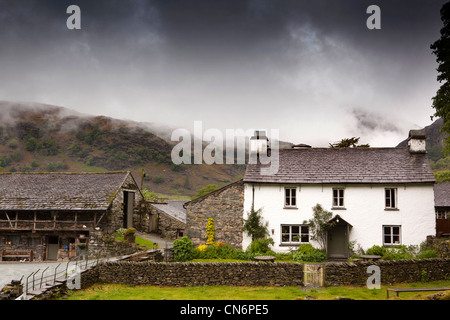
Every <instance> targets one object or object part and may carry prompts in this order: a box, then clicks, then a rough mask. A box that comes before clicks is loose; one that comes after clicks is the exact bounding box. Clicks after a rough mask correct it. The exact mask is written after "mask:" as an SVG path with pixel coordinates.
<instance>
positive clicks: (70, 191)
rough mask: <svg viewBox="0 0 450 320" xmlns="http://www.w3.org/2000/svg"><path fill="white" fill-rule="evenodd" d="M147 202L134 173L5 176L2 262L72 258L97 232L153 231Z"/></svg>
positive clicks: (0, 202)
mask: <svg viewBox="0 0 450 320" xmlns="http://www.w3.org/2000/svg"><path fill="white" fill-rule="evenodd" d="M143 202H144V201H143V197H142V194H141V192H140V190H139V187H138V185H137V184H136V181H135V179H134V178H133V176H132V175H131V173H130V172H107V173H3V174H0V254H1V257H0V258H1V259H2V260H10V259H25V260H36V261H42V260H65V259H68V258H70V257H73V256H75V255H76V254H77V250H78V251H79V250H80V248H85V247H86V246H87V245H88V244H89V240H90V236H91V234H92V233H94V232H95V233H97V234H98V233H99V232H108V233H111V232H114V231H115V230H117V229H119V228H129V227H134V228H136V229H137V230H142V228H141V226H143V225H147V226H148V220H147V214H146V212H145V209H143V206H142V205H141V203H143Z"/></svg>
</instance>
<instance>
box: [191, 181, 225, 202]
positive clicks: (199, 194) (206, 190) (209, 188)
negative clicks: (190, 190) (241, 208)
mask: <svg viewBox="0 0 450 320" xmlns="http://www.w3.org/2000/svg"><path fill="white" fill-rule="evenodd" d="M217 189H219V187H218V186H217V185H215V184H209V185H207V186H206V187H204V188H201V189H200V190H198V191H197V194H196V195H195V196H193V197H192V198H191V200H194V199H197V198H200V197H202V196H204V195H206V194H208V193H211V192H213V191H216V190H217Z"/></svg>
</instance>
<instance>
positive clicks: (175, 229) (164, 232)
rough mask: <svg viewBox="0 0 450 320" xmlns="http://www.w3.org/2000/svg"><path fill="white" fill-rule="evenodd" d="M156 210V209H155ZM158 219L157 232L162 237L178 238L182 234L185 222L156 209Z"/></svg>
mask: <svg viewBox="0 0 450 320" xmlns="http://www.w3.org/2000/svg"><path fill="white" fill-rule="evenodd" d="M155 210H157V209H155ZM157 211H158V215H159V219H158V233H159V234H160V235H161V236H162V237H163V238H168V239H178V238H179V236H180V233H181V234H184V232H185V228H186V224H185V223H183V222H181V221H179V220H176V219H174V218H172V217H171V216H169V215H168V214H166V213H164V212H162V211H161V210H157Z"/></svg>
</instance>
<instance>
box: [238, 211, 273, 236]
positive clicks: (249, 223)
mask: <svg viewBox="0 0 450 320" xmlns="http://www.w3.org/2000/svg"><path fill="white" fill-rule="evenodd" d="M261 211H262V209H258V210H255V209H254V208H253V207H252V208H251V210H250V212H248V218H247V219H244V225H243V229H244V231H246V232H247V233H248V235H249V236H251V237H252V241H254V240H256V239H264V238H265V237H266V236H268V235H269V230H268V229H267V226H268V223H264V222H263V219H262V216H261Z"/></svg>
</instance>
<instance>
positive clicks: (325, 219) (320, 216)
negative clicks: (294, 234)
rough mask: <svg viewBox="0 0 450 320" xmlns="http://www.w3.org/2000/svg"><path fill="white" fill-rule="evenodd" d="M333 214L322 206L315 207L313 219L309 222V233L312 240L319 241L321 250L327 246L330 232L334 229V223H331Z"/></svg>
mask: <svg viewBox="0 0 450 320" xmlns="http://www.w3.org/2000/svg"><path fill="white" fill-rule="evenodd" d="M332 217H333V214H332V213H331V212H329V211H327V210H325V209H323V208H322V206H321V205H320V204H316V205H315V206H314V207H313V218H312V219H310V220H309V222H308V223H309V231H310V233H311V239H312V240H314V241H317V243H318V244H319V246H320V247H321V249H325V248H326V246H327V234H328V230H330V229H331V228H333V226H334V223H332V222H329V221H330V220H331V218H332Z"/></svg>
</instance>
